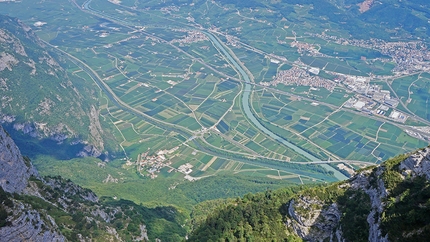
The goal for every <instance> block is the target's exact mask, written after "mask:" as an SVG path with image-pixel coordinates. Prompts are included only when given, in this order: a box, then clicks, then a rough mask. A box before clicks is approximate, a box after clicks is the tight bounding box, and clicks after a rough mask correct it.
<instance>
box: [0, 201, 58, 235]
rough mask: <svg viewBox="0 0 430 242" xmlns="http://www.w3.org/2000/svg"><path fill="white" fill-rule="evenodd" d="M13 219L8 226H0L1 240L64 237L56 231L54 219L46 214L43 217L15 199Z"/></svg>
mask: <svg viewBox="0 0 430 242" xmlns="http://www.w3.org/2000/svg"><path fill="white" fill-rule="evenodd" d="M14 205H15V206H14V208H13V210H12V211H11V212H12V213H13V216H12V217H13V218H14V219H13V220H12V221H11V225H10V226H6V227H2V228H0V237H1V241H10V242H15V241H16V242H20V241H55V242H61V241H65V240H66V238H65V237H64V236H63V235H62V234H60V233H58V232H57V231H56V230H57V229H58V227H57V225H56V224H55V221H54V220H53V219H52V218H50V216H49V215H46V217H45V218H42V217H44V216H42V215H41V214H40V213H39V212H38V211H36V210H33V209H31V207H29V206H28V205H26V204H23V203H21V202H18V201H15V202H14Z"/></svg>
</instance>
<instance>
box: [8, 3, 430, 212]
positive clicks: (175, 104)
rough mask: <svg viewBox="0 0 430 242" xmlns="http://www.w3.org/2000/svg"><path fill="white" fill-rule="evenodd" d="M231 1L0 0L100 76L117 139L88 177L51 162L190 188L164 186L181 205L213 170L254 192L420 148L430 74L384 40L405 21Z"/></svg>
mask: <svg viewBox="0 0 430 242" xmlns="http://www.w3.org/2000/svg"><path fill="white" fill-rule="evenodd" d="M230 2H231V1H225V0H222V1H213V2H204V1H194V2H193V3H188V2H187V1H176V0H175V1H163V2H160V1H134V0H133V1H131V0H123V1H106V0H73V1H66V0H59V1H53V0H48V1H43V2H41V3H40V4H38V5H37V6H33V5H32V4H30V3H29V2H28V1H22V2H16V3H8V5H7V6H8V8H7V12H10V13H11V12H13V13H15V17H18V18H20V19H21V20H22V21H23V22H24V23H26V24H27V25H29V26H31V27H32V28H33V29H34V31H35V32H36V34H37V35H38V36H39V37H40V38H41V40H43V41H44V42H45V44H46V46H47V48H49V49H50V51H52V52H54V53H56V54H57V55H58V56H60V57H61V58H62V59H65V60H66V61H67V63H69V66H67V67H65V68H66V69H68V73H69V75H74V76H76V77H78V78H79V79H80V80H85V82H86V83H87V85H88V86H86V87H87V88H90V86H91V88H94V86H96V87H97V89H96V90H95V91H94V92H98V93H100V96H101V97H102V98H100V99H99V100H97V101H98V105H99V107H98V108H99V110H98V111H99V116H100V119H102V120H103V121H104V122H106V123H108V124H109V125H110V126H111V130H113V131H112V135H113V136H114V137H115V141H116V142H117V143H118V146H119V149H118V150H115V151H113V152H112V153H114V157H111V162H108V163H106V170H104V172H105V173H103V177H101V176H97V177H96V178H93V179H88V180H85V176H90V174H89V173H85V172H86V171H85V170H83V169H82V170H80V173H79V174H82V175H81V176H78V177H73V175H74V174H72V173H71V171H70V170H68V169H67V168H65V167H62V164H65V163H61V162H55V161H50V162H52V164H55V165H53V167H52V168H53V170H52V173H53V174H61V175H65V176H66V177H68V178H70V179H77V180H78V181H79V182H80V183H82V184H86V185H87V186H89V187H90V188H92V189H94V190H95V191H96V192H100V193H101V194H103V195H109V196H110V195H115V194H112V193H109V191H108V188H107V186H105V185H103V186H102V187H98V186H97V184H98V183H99V182H102V178H103V179H106V177H105V176H107V173H106V171H109V172H108V173H109V174H111V175H112V176H113V174H114V173H115V175H118V177H119V178H118V179H119V181H120V182H119V183H118V184H114V186H115V189H114V190H115V191H118V192H119V193H121V195H124V196H131V195H126V194H123V193H122V192H120V190H121V184H122V185H123V187H125V188H126V190H127V189H131V186H132V185H130V184H133V186H134V185H136V186H137V187H141V188H142V189H153V188H150V187H151V186H152V185H157V186H158V185H159V186H161V187H163V189H164V188H165V189H172V190H173V189H174V188H176V187H178V190H179V188H180V187H186V188H183V189H184V190H183V191H182V192H178V193H175V194H176V195H175V196H176V197H174V198H167V197H166V196H161V195H160V197H163V198H162V200H163V199H164V200H163V201H164V202H165V203H167V204H170V203H174V199H178V201H180V203H183V204H187V203H193V202H192V201H189V200H186V199H185V200H184V199H183V198H180V197H181V196H184V194H187V196H192V195H190V192H189V190H187V189H191V187H194V186H197V185H195V184H202V187H205V186H206V185H205V184H213V183H216V182H217V181H216V179H217V178H219V179H224V178H225V177H228V179H230V180H231V181H234V180H235V179H237V180H240V181H241V182H243V184H244V185H243V186H242V188H243V187H246V188H247V189H249V187H250V185H249V184H252V183H253V182H260V181H261V182H262V184H263V183H264V184H266V183H267V184H268V185H265V186H258V189H260V190H264V189H267V188H272V187H276V186H281V185H283V184H296V185H299V184H308V183H320V182H328V181H335V180H342V179H346V178H347V176H344V175H339V174H338V173H339V171H338V170H336V169H337V168H333V167H332V166H334V165H333V164H337V163H344V164H346V165H348V166H350V167H352V168H356V167H357V166H352V165H350V163H354V164H357V163H358V164H360V162H361V164H362V166H366V165H370V164H377V163H380V162H382V161H383V160H386V159H388V158H390V157H393V156H396V155H398V154H400V153H407V152H410V151H413V150H415V149H417V148H421V147H424V146H426V145H428V141H429V139H430V138H429V137H430V135H428V134H427V133H426V132H425V131H422V129H419V128H423V127H428V126H429V124H430V113H429V112H430V107H429V104H428V103H429V100H428V99H429V96H430V74H429V73H428V72H425V70H424V68H422V70H415V69H414V70H413V71H412V70H409V69H407V70H403V69H399V68H400V67H399V66H400V64H399V63H400V62H401V60H399V59H396V56H394V55H393V54H392V53H391V52H389V51H386V50H385V49H386V48H385V47H386V46H384V45H383V44H384V43H386V42H387V41H390V40H391V37H393V38H394V37H395V38H396V39H397V38H398V39H399V41H402V40H403V39H404V38H406V37H407V36H409V33H410V31H413V28H412V27H411V28H410V29H409V27H410V26H409V27H408V29H403V30H398V28H397V27H396V26H390V29H385V28H384V29H381V27H380V26H379V24H373V23H370V22H367V20H366V19H363V18H362V17H361V16H360V17H357V16H355V17H351V16H350V15H348V14H349V10H348V11H346V12H342V13H341V14H339V15H337V14H332V13H334V12H336V13H337V11H338V10H336V9H333V8H331V7H330V6H332V5H331V4H328V5H327V6H325V5H324V7H321V8H314V7H313V6H312V5H309V4H303V5H298V4H296V3H300V1H291V3H290V2H289V3H283V2H279V3H274V4H273V7H268V6H266V5H264V4H257V2H254V1H251V2H252V4H254V5H252V4H251V3H246V2H244V1H243V2H240V1H239V2H236V3H230ZM342 6H343V5H342ZM31 7H32V8H37V9H39V11H38V12H35V11H29V8H31ZM343 7H345V6H343ZM348 9H349V7H348ZM334 10H336V11H334ZM351 11H352V10H351ZM5 12H6V10H0V13H3V14H4V13H5ZM30 13H31V14H30ZM335 20H336V21H335ZM338 20H342V21H338ZM36 21H39V22H44V23H46V24H43V25H41V26H35V25H34V24H35V22H36ZM341 22H342V23H341ZM316 23H318V24H316ZM357 26H360V27H361V28H358V27H357ZM362 26H365V27H362ZM367 33H369V36H370V37H369V38H367V39H365V38H364V37H363V36H364V35H366V34H367ZM372 41H373V42H372ZM369 43H372V44H373V45H374V46H373V47H372V46H371V45H370V44H369ZM375 43H376V44H375ZM381 43H382V44H381ZM381 46H382V47H381ZM383 47H384V48H383ZM396 48H397V47H396ZM396 48H393V49H394V50H396V51H397V50H398V49H396ZM411 48H415V47H414V46H413V45H412V47H411ZM417 48H418V47H417ZM420 48H421V47H420ZM394 50H393V51H394ZM413 50H416V49H413ZM423 50H424V48H423ZM423 58H424V57H423ZM71 63H73V64H71ZM410 68H412V67H410ZM414 68H416V67H414ZM407 71H410V72H411V74H410V73H409V74H404V73H407ZM80 85H83V84H80ZM369 90H371V91H369ZM94 98H96V97H94ZM396 102H397V103H396ZM387 103H388V104H387ZM393 103H394V104H393ZM399 117H403V118H404V119H402V120H401V119H400V118H399ZM38 162H39V163H37V164H39V166H40V167H48V168H49V167H50V166H49V164H43V163H42V162H40V159H38ZM85 162H86V163H84V164H85V166H86V167H89V168H90V169H89V171H92V172H95V170H97V169H98V167H95V165H94V163H95V162H96V161H94V160H91V161H88V160H86V161H85ZM321 162H331V163H333V164H332V166H328V165H326V166H324V167H322V166H320V165H319V164H320V163H321ZM78 163H79V162H78V161H77V160H73V162H72V163H71V164H73V166H78ZM63 166H64V165H63ZM48 168H47V169H48ZM115 169H119V170H118V171H116V170H115ZM118 172H122V173H123V174H119V173H118ZM46 174H48V173H46ZM124 174H127V175H124ZM121 179H124V180H121ZM125 181H127V182H128V181H130V183H129V184H126V182H125ZM206 182H207V183H206ZM271 182H272V183H271ZM140 183H143V185H137V184H140ZM232 183H233V182H232ZM190 184H191V185H190ZM272 185H273V186H272ZM181 189H182V188H181ZM235 189H236V190H235ZM235 189H233V191H232V194H234V195H237V194H242V193H240V192H238V191H239V190H240V189H241V188H240V187H236V188H235ZM169 191H170V190H169ZM184 191H186V192H184ZM247 191H251V190H247ZM151 193H153V194H158V195H159V193H161V192H160V191H157V192H156V191H153V190H151ZM207 196H208V198H209V197H210V198H213V197H215V198H216V196H215V195H213V194H212V195H211V194H208V195H207ZM128 198H129V199H132V200H134V201H137V202H139V201H140V202H146V203H150V202H151V201H149V200H148V198H147V197H145V196H143V195H136V196H134V195H133V197H128ZM172 199H173V200H172ZM181 199H182V200H181ZM202 199H204V198H202V197H200V198H198V197H195V201H194V202H196V201H198V200H202Z"/></svg>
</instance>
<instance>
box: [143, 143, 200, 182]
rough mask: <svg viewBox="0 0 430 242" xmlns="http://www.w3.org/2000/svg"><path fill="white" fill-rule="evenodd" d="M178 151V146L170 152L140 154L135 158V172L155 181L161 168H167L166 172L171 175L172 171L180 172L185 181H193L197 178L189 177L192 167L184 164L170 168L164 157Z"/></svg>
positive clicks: (160, 151) (167, 160)
mask: <svg viewBox="0 0 430 242" xmlns="http://www.w3.org/2000/svg"><path fill="white" fill-rule="evenodd" d="M178 149H179V146H176V147H174V148H172V149H170V150H159V151H157V152H156V153H155V154H153V155H149V150H148V151H147V152H144V153H141V154H139V155H138V156H137V159H136V163H135V164H136V167H137V171H138V172H139V173H140V174H141V175H142V176H148V177H150V178H151V179H155V178H157V177H158V173H160V171H161V169H162V168H165V167H167V168H169V170H168V171H167V172H168V173H171V172H173V171H175V172H180V173H182V174H184V175H185V177H184V178H185V179H186V180H189V181H194V180H196V179H197V178H194V177H192V176H190V175H189V174H190V173H191V172H193V169H192V168H193V165H191V164H189V163H186V164H183V165H181V166H179V167H178V168H177V169H176V168H174V167H172V166H171V164H172V162H171V161H170V160H169V159H168V158H167V157H166V155H171V154H173V153H174V152H175V151H177V150H178Z"/></svg>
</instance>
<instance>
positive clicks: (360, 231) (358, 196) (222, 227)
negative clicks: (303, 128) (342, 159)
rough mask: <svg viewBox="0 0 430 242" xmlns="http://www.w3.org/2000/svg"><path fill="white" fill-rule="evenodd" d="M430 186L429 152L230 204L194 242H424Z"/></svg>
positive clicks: (429, 228)
mask: <svg viewBox="0 0 430 242" xmlns="http://www.w3.org/2000/svg"><path fill="white" fill-rule="evenodd" d="M429 180H430V147H427V148H425V149H422V150H418V151H416V152H415V153H413V154H410V155H401V156H398V157H395V158H393V159H390V160H387V161H386V162H384V163H383V164H382V165H380V166H378V167H371V168H368V169H365V170H362V171H360V172H358V174H357V175H355V176H354V177H352V178H351V179H349V180H348V181H344V182H340V183H335V184H331V185H325V186H318V187H313V188H301V190H300V191H296V192H295V191H294V190H292V189H291V188H290V189H283V190H279V191H267V192H266V193H264V194H255V195H252V194H249V195H247V196H245V197H244V198H242V199H236V200H234V201H230V202H229V203H227V205H223V206H219V207H218V208H215V209H213V211H212V213H210V215H209V216H208V217H207V219H206V221H204V222H203V223H199V224H196V226H197V228H196V229H195V230H194V232H193V234H192V235H191V236H190V241H200V240H201V239H202V238H208V239H209V240H210V241H218V240H220V239H228V240H229V241H236V240H244V239H245V240H250V239H252V240H255V241H260V240H265V239H268V238H270V239H271V240H273V241H283V240H301V239H304V240H308V241H323V240H324V241H425V240H426V239H428V238H429V236H430V181H429ZM296 190H297V189H296ZM196 213H198V211H196Z"/></svg>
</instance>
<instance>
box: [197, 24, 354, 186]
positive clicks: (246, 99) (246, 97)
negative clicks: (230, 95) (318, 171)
mask: <svg viewBox="0 0 430 242" xmlns="http://www.w3.org/2000/svg"><path fill="white" fill-rule="evenodd" d="M205 34H206V35H207V36H208V37H209V38H210V40H211V41H212V42H213V43H214V44H215V45H216V47H217V48H218V49H219V50H221V51H222V53H223V54H224V55H225V57H227V59H228V60H229V61H230V62H231V63H232V64H233V65H234V67H235V68H236V69H237V70H238V71H239V73H240V75H241V76H242V77H243V79H244V80H245V89H244V91H243V96H242V107H243V111H244V112H245V115H246V116H247V117H248V119H249V120H250V121H251V122H252V123H253V124H254V125H255V126H256V127H257V128H258V129H260V130H261V131H263V132H264V133H265V134H267V135H269V136H270V137H272V138H273V139H275V140H276V141H278V142H280V143H282V144H284V145H286V146H287V147H289V148H291V149H292V150H294V151H295V152H297V153H299V154H301V155H303V156H304V157H306V158H308V159H309V160H311V161H319V160H321V159H319V158H317V157H315V156H313V155H312V154H310V153H308V152H307V151H305V150H303V149H302V148H300V147H298V146H296V145H294V144H292V143H290V142H288V141H287V140H286V139H284V138H282V137H280V136H279V135H277V134H275V133H273V132H272V131H270V130H269V129H267V128H266V127H264V126H263V125H262V124H261V123H260V121H258V119H257V118H256V117H255V116H254V113H253V112H252V111H251V108H250V102H251V90H252V85H251V84H250V79H249V76H248V74H246V72H245V71H244V70H243V68H242V67H241V66H240V65H239V64H238V63H237V62H236V61H235V60H234V58H233V57H232V56H231V55H230V54H229V53H228V51H227V50H226V49H225V48H224V46H222V45H221V43H219V41H218V39H217V38H215V37H214V36H213V35H212V34H210V33H207V32H205ZM320 166H322V167H323V168H325V169H326V170H328V171H332V172H333V173H334V176H335V177H336V178H337V179H338V180H346V179H348V177H346V176H345V175H344V174H342V173H341V172H339V171H338V170H336V169H334V168H333V167H331V166H329V165H328V164H320Z"/></svg>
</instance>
